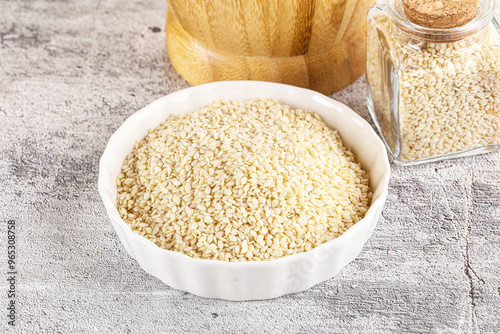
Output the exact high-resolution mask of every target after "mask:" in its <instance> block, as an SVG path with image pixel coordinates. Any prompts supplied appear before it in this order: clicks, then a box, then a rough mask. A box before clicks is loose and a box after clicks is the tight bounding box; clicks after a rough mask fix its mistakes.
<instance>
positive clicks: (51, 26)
mask: <svg viewBox="0 0 500 334" xmlns="http://www.w3.org/2000/svg"><path fill="white" fill-rule="evenodd" d="M165 10H166V8H165V4H164V3H163V2H162V1H157V0H154V1H153V0H144V1H141V2H126V1H118V0H102V1H101V2H99V3H93V2H85V1H66V2H57V1H52V0H34V1H26V2H13V1H0V13H1V17H2V19H1V20H0V126H1V127H0V157H1V158H0V184H1V186H2V188H1V189H2V195H1V196H0V308H1V309H2V310H3V309H4V305H5V303H6V301H7V299H6V294H5V291H6V289H7V285H6V280H5V278H6V276H5V272H6V270H5V269H6V268H5V263H6V249H5V240H6V239H5V236H6V225H5V224H4V221H5V220H6V219H15V220H16V222H17V224H18V250H19V255H18V260H19V276H18V277H19V281H18V291H19V295H18V298H17V303H18V317H19V318H18V320H19V322H18V324H17V326H16V328H15V329H14V330H12V329H10V328H9V327H8V326H7V323H6V321H5V318H4V313H3V312H4V311H0V333H22V334H24V333H51V334H52V333H141V334H142V333H176V334H177V333H259V334H260V333H373V334H379V333H467V334H470V333H492V334H496V333H500V323H499V319H500V308H499V305H500V258H499V255H498V254H500V167H499V166H500V152H497V153H492V154H488V155H482V156H476V157H469V158H463V159H456V160H452V161H444V162H440V163H431V164H427V165H422V166H415V167H404V168H398V167H394V166H393V170H392V171H393V174H392V177H391V182H390V190H389V198H388V200H387V203H386V206H385V209H384V212H383V215H382V217H381V219H380V221H379V224H378V226H377V228H376V230H375V232H374V234H373V236H372V238H371V239H370V240H369V242H368V243H367V244H366V246H365V247H364V249H363V251H362V253H361V254H360V256H359V257H358V258H357V259H356V260H355V261H354V262H352V263H351V264H350V265H348V266H347V267H345V268H344V269H343V270H342V271H341V272H340V274H339V275H338V276H336V277H335V278H333V279H330V280H328V281H326V282H324V283H321V284H319V285H317V286H315V287H313V288H311V289H309V290H307V291H305V292H302V293H298V294H293V295H289V296H284V297H281V298H277V299H274V300H267V301H254V302H227V301H221V300H210V299H204V298H199V297H196V296H193V295H190V294H187V293H183V292H180V291H176V290H173V289H171V288H169V287H168V286H166V285H164V284H163V283H161V282H160V281H159V280H157V279H156V278H154V277H152V276H150V275H148V274H146V273H145V272H144V271H143V270H142V269H141V268H140V267H139V266H138V265H137V263H136V262H135V261H134V260H133V259H131V258H130V257H129V256H128V255H127V254H126V252H125V250H124V248H123V246H122V245H121V244H120V242H119V241H118V238H117V236H116V234H115V232H114V231H113V229H112V227H111V224H110V223H109V221H108V219H107V217H106V214H105V211H104V207H103V206H102V204H101V202H100V198H99V195H98V194H97V174H98V162H99V157H100V155H101V154H102V152H103V150H104V147H105V145H106V142H107V140H108V138H109V136H110V135H111V134H112V133H113V131H114V130H115V129H117V128H118V126H119V125H120V124H121V123H122V122H123V121H124V120H125V119H126V118H127V117H128V116H129V115H131V114H132V113H134V112H135V111H137V110H139V109H140V108H141V107H143V106H145V105H146V104H148V103H149V102H151V101H153V100H154V99H156V98H159V97H161V96H163V95H165V94H168V93H171V92H174V91H177V90H179V89H181V88H185V87H188V86H189V85H188V84H187V83H186V81H184V80H183V79H182V78H181V77H180V76H179V75H178V74H177V73H176V71H175V70H174V69H173V67H172V65H171V63H170V62H169V60H168V58H167V56H166V53H165V50H164V45H165V37H164V34H163V33H153V32H152V29H149V28H150V27H163V26H164V20H165V19H164V15H165ZM118 13H119V14H118ZM497 14H500V11H499V10H498V9H497ZM364 84H365V81H364V79H360V80H358V81H356V82H355V83H354V84H353V85H351V86H349V87H347V88H346V89H344V90H342V91H340V92H338V93H337V94H335V95H333V97H334V98H336V99H338V100H340V101H342V102H344V103H345V104H347V105H349V106H350V107H352V108H353V109H354V110H356V111H357V112H358V113H359V114H360V115H361V116H363V117H364V118H366V119H368V116H367V115H368V114H367V110H366V108H365V101H364V96H365V93H364Z"/></svg>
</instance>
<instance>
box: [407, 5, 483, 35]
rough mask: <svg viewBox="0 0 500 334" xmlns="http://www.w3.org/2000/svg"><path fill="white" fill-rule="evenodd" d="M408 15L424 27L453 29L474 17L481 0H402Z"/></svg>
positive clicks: (412, 20)
mask: <svg viewBox="0 0 500 334" xmlns="http://www.w3.org/2000/svg"><path fill="white" fill-rule="evenodd" d="M402 2H403V8H404V11H405V14H406V17H407V18H408V19H409V20H410V21H411V22H413V23H414V24H417V25H419V26H422V27H426V28H435V29H451V28H456V27H461V26H463V25H465V24H467V23H469V22H470V21H472V19H474V17H475V16H476V14H477V10H478V6H479V0H402Z"/></svg>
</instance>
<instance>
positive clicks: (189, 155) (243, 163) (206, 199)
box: [117, 100, 372, 262]
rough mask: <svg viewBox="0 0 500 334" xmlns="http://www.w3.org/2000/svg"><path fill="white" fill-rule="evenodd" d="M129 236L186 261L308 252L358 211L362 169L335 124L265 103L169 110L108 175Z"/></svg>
mask: <svg viewBox="0 0 500 334" xmlns="http://www.w3.org/2000/svg"><path fill="white" fill-rule="evenodd" d="M117 186H118V198H117V207H118V211H119V213H120V215H121V216H122V218H123V220H124V221H125V222H126V223H127V224H128V225H129V226H130V227H131V229H132V231H134V232H135V233H137V234H139V235H141V236H144V237H146V238H148V239H149V240H151V241H153V242H154V243H155V244H156V245H158V246H159V247H161V248H164V249H167V250H172V251H177V252H181V253H184V254H187V255H189V256H192V257H195V258H203V259H217V260H223V261H231V262H239V261H249V260H254V261H262V260H271V259H276V258H279V257H282V256H286V255H290V254H295V253H300V252H304V251H308V250H310V249H312V248H314V247H316V246H319V245H321V244H322V243H324V242H326V241H328V240H332V239H334V238H336V237H338V236H339V235H341V234H342V233H343V232H344V231H345V230H347V229H348V228H349V227H350V226H352V225H353V224H355V223H356V222H358V221H359V220H360V219H362V218H363V216H364V214H365V212H366V211H367V209H368V206H369V202H370V199H371V196H372V194H371V192H370V187H369V180H368V174H367V173H366V172H365V171H364V170H362V169H361V167H360V165H359V163H357V162H356V159H355V157H354V155H353V154H352V153H351V152H350V151H349V150H348V149H347V148H345V147H344V146H343V145H342V141H341V139H340V136H339V135H338V133H337V131H335V130H332V129H330V128H328V127H327V126H326V125H325V124H324V123H323V122H322V121H321V119H320V117H319V116H318V115H317V114H315V113H313V112H310V111H304V110H298V109H297V110H294V109H292V108H290V107H289V106H286V105H283V104H280V103H277V102H276V101H273V100H252V101H246V102H241V101H236V102H229V101H219V102H215V103H212V104H210V105H209V106H207V107H205V108H203V109H201V110H197V111H194V112H190V113H187V114H182V115H172V116H170V117H168V119H166V120H165V121H164V122H163V123H162V124H160V126H158V127H157V128H155V129H151V130H150V131H149V133H148V135H147V136H146V137H145V138H144V139H143V140H141V141H138V142H137V143H136V144H135V147H134V149H133V151H132V152H131V153H130V154H129V155H128V156H127V158H126V159H125V162H124V163H123V167H122V172H121V174H120V175H119V176H118V178H117Z"/></svg>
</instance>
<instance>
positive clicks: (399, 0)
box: [387, 0, 495, 43]
mask: <svg viewBox="0 0 500 334" xmlns="http://www.w3.org/2000/svg"><path fill="white" fill-rule="evenodd" d="M467 1H470V2H473V1H477V2H478V5H477V6H476V9H475V11H474V10H473V9H472V8H473V7H468V9H461V8H457V7H455V6H453V8H455V12H456V13H457V14H456V15H458V16H460V17H461V21H459V20H458V19H457V22H461V23H460V24H461V25H456V24H455V26H453V25H452V24H450V23H449V22H450V21H452V19H453V17H454V16H453V15H455V14H451V13H452V11H450V10H446V9H445V2H454V3H455V4H456V3H463V2H467ZM439 2H441V4H442V5H443V8H442V10H437V9H436V8H440V7H441V4H440V3H439ZM405 3H411V6H412V7H415V8H417V9H418V8H420V9H419V10H418V11H415V13H412V12H411V10H409V11H406V8H405ZM427 3H433V5H425V4H427ZM429 6H430V7H429ZM446 8H449V7H446ZM387 9H388V14H389V17H390V19H391V21H392V23H394V24H395V26H396V27H397V28H399V29H400V30H401V31H403V32H405V33H406V34H408V36H410V37H411V38H415V39H418V40H421V41H424V42H433V43H451V42H456V41H459V40H462V39H464V38H466V37H468V36H471V35H473V34H475V33H476V32H479V31H481V30H482V29H484V28H485V27H486V26H487V25H488V24H489V23H490V22H491V20H492V19H493V14H494V12H495V10H494V9H495V1H494V0H454V1H453V0H431V1H429V0H388V1H387ZM426 11H427V12H429V13H434V15H435V16H434V18H433V20H431V19H429V16H430V14H426V16H425V17H426V18H427V21H426V22H423V21H425V20H423V21H422V22H421V21H419V18H421V19H423V18H424V15H423V14H422V15H420V16H419V14H418V13H421V12H422V13H423V12H426ZM436 13H437V14H436ZM465 13H468V15H471V13H473V17H472V19H470V21H467V15H466V14H465ZM412 15H413V16H412ZM411 18H413V20H414V21H415V22H413V21H412V19H411ZM446 24H449V25H451V26H453V27H449V28H446Z"/></svg>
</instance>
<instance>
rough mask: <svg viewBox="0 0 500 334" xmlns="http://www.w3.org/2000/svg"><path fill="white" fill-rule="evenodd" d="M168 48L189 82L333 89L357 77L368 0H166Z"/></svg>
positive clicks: (360, 70)
mask: <svg viewBox="0 0 500 334" xmlns="http://www.w3.org/2000/svg"><path fill="white" fill-rule="evenodd" d="M169 4H170V6H169V9H168V14H167V33H166V35H167V50H168V54H169V56H170V60H171V61H172V64H173V66H174V68H176V69H177V71H178V72H179V73H180V74H181V75H182V76H183V77H184V78H185V79H186V80H187V81H188V82H190V83H191V84H194V85H198V84H203V83H207V82H212V81H220V80H264V81H274V82H282V83H287V84H292V85H296V86H301V87H306V88H311V89H314V90H317V91H319V92H322V93H324V94H331V93H333V92H335V91H338V90H340V89H342V88H344V87H346V86H347V85H349V84H350V83H352V82H353V81H354V80H356V79H357V78H359V77H360V76H361V75H362V74H363V72H364V62H365V58H364V54H365V31H366V30H365V17H366V12H367V9H368V7H369V6H371V5H373V4H374V1H373V0H335V1H331V0H307V1H304V0H286V1H271V0H266V1H261V0H249V1H242V0H229V1H228V0H187V1H186V0H169Z"/></svg>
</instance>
